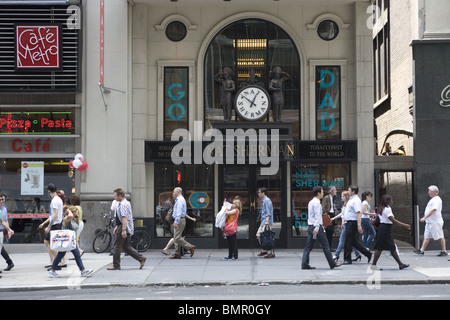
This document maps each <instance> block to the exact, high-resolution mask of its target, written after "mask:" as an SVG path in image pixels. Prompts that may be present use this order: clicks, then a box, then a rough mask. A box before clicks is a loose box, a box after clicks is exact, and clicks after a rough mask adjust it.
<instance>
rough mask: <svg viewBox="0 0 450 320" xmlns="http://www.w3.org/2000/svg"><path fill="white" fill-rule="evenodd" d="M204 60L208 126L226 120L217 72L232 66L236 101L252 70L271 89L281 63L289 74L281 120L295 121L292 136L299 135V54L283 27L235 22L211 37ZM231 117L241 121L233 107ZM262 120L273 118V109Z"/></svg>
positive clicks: (253, 20) (264, 23)
mask: <svg viewBox="0 0 450 320" xmlns="http://www.w3.org/2000/svg"><path fill="white" fill-rule="evenodd" d="M204 63H205V68H204V70H205V74H204V77H205V82H204V83H205V88H204V106H205V110H204V111H205V113H204V115H205V124H206V125H205V129H208V128H210V127H211V124H212V123H214V122H222V121H223V120H224V117H223V111H222V108H221V104H220V99H221V91H220V89H221V88H220V84H219V83H218V82H217V81H216V80H215V79H216V75H217V74H220V73H223V72H224V71H225V70H228V71H230V70H231V72H232V76H231V78H232V80H233V81H234V83H235V90H234V92H233V93H232V99H233V101H234V97H235V94H236V92H237V91H238V90H239V88H240V87H241V86H242V84H243V83H244V82H246V81H249V80H250V77H251V74H252V73H253V74H254V76H255V80H256V81H257V82H258V83H260V84H262V85H263V87H264V88H265V89H266V90H267V91H269V90H268V88H269V82H270V80H271V72H272V71H273V70H274V68H276V67H279V68H281V70H282V71H283V72H285V73H287V74H288V75H289V79H288V80H286V81H285V82H284V85H283V96H284V108H283V111H282V116H281V120H282V121H283V122H289V123H293V138H294V139H300V58H299V54H298V51H297V48H296V46H295V44H294V42H293V41H292V39H291V38H290V37H289V35H288V34H287V33H286V32H285V31H284V30H283V29H282V28H280V27H278V26H277V25H275V24H274V23H271V22H268V21H265V20H261V19H245V20H240V21H236V22H233V23H231V24H230V25H228V26H226V27H225V28H224V29H222V30H221V31H220V32H219V33H218V34H217V35H216V36H215V37H214V39H213V40H212V41H211V43H210V44H209V47H208V50H207V52H206V56H205V62H204ZM278 70H279V69H278ZM253 71H254V72H253ZM269 93H270V92H269ZM232 121H241V120H240V119H239V118H238V117H237V116H236V115H235V112H234V110H233V115H232ZM262 121H273V117H272V114H271V112H270V113H269V115H268V116H267V117H266V118H264V119H263V120H262Z"/></svg>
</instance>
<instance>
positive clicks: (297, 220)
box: [291, 163, 350, 237]
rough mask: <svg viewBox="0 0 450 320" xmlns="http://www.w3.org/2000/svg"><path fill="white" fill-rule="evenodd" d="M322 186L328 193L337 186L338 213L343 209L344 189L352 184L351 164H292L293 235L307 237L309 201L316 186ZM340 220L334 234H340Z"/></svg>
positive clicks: (336, 202)
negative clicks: (332, 187)
mask: <svg viewBox="0 0 450 320" xmlns="http://www.w3.org/2000/svg"><path fill="white" fill-rule="evenodd" d="M317 185H318V186H322V187H323V189H324V192H325V193H326V192H327V190H328V188H329V187H330V186H335V187H336V190H337V194H336V196H335V197H334V203H335V204H336V208H337V210H338V213H339V212H340V209H341V200H340V199H341V197H340V194H341V192H342V191H345V190H347V189H348V186H349V185H350V165H349V164H347V163H343V164H300V163H294V164H292V165H291V220H292V228H291V230H292V236H293V237H306V236H307V230H308V202H309V201H310V200H311V199H312V194H311V191H312V189H313V188H314V186H317ZM339 223H340V220H339V222H337V223H336V225H335V232H334V236H339V235H340V228H339V227H338V226H339V225H340V224H339Z"/></svg>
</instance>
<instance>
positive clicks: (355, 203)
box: [343, 185, 372, 264]
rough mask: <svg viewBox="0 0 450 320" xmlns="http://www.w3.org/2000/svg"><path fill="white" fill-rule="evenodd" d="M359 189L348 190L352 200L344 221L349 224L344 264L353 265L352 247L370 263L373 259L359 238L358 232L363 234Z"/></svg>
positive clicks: (349, 201)
mask: <svg viewBox="0 0 450 320" xmlns="http://www.w3.org/2000/svg"><path fill="white" fill-rule="evenodd" d="M358 191H359V188H358V187H357V186H353V185H352V186H350V187H349V188H348V194H349V196H350V199H349V200H348V203H347V205H346V206H345V213H344V217H343V218H344V221H345V222H346V223H347V224H346V227H345V240H344V264H352V247H354V248H356V249H357V250H358V251H359V252H361V253H362V254H363V255H365V256H366V257H367V259H368V261H367V262H370V260H371V259H372V253H371V252H370V251H369V250H368V249H367V248H366V247H364V246H363V244H362V242H361V240H360V239H359V237H358V232H359V233H360V234H363V233H364V231H363V228H362V226H361V212H362V205H361V199H360V198H359V197H358Z"/></svg>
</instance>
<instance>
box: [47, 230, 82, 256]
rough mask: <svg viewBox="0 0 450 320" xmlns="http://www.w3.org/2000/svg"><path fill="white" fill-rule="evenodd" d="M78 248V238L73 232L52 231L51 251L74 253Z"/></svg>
mask: <svg viewBox="0 0 450 320" xmlns="http://www.w3.org/2000/svg"><path fill="white" fill-rule="evenodd" d="M76 247H77V236H76V233H75V231H73V230H53V231H50V249H51V250H55V251H72V250H75V248H76Z"/></svg>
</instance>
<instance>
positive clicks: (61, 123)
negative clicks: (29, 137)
mask: <svg viewBox="0 0 450 320" xmlns="http://www.w3.org/2000/svg"><path fill="white" fill-rule="evenodd" d="M32 125H39V126H40V127H41V128H44V129H45V128H69V129H70V128H72V121H70V120H65V119H59V120H52V119H48V118H41V119H40V120H21V119H13V115H12V114H11V113H9V114H6V115H5V116H2V117H0V129H2V128H6V129H7V132H12V131H13V130H15V131H17V129H19V130H20V131H22V132H25V133H26V132H28V129H29V128H31V126H32Z"/></svg>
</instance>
